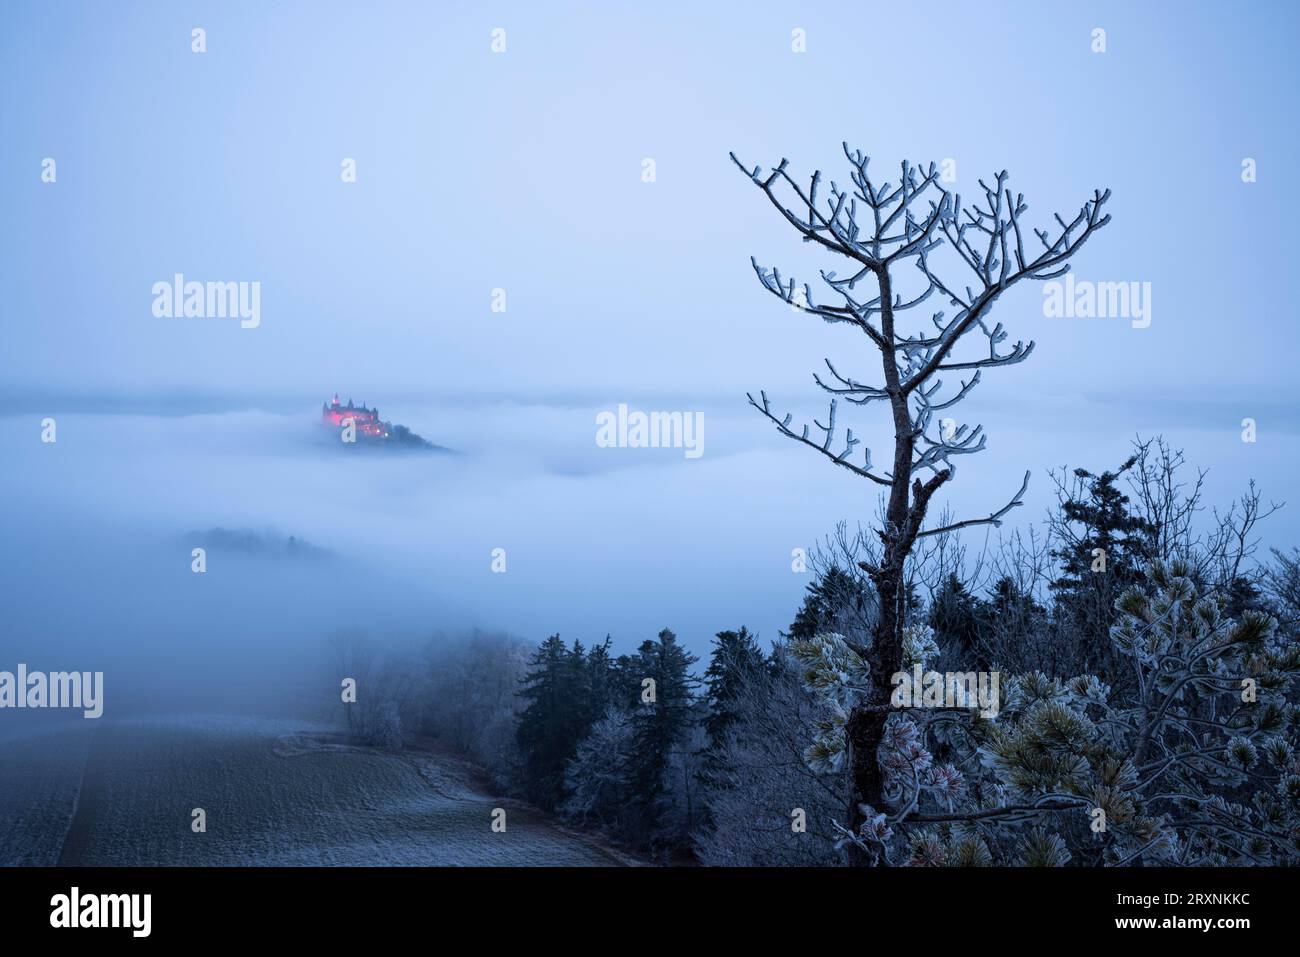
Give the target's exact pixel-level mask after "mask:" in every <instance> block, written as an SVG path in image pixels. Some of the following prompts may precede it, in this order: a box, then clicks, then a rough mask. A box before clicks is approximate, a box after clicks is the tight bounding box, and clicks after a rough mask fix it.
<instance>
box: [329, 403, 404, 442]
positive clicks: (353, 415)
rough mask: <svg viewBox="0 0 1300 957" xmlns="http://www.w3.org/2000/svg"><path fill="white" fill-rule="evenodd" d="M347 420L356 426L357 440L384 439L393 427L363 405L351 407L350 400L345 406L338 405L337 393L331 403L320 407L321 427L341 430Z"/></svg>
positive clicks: (375, 411) (373, 410)
mask: <svg viewBox="0 0 1300 957" xmlns="http://www.w3.org/2000/svg"><path fill="white" fill-rule="evenodd" d="M349 419H351V420H352V422H353V423H354V425H355V426H356V434H357V437H358V438H366V439H386V438H388V435H389V432H391V431H392V427H393V426H392V423H391V422H384V421H382V420H381V419H380V418H379V410H378V409H367V408H366V407H365V405H364V404H363V405H353V404H352V400H351V399H348V404H347V405H340V404H339V397H338V394H337V393H335V395H334V399H333V400H332V401H330V402H327V403H326V404H325V405H323V406H321V413H320V421H321V425H328V426H333V427H335V428H339V429H341V428H343V427H344V426H345V425H346V423H347V421H348V420H349Z"/></svg>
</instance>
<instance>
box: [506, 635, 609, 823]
mask: <svg viewBox="0 0 1300 957" xmlns="http://www.w3.org/2000/svg"><path fill="white" fill-rule="evenodd" d="M522 684H523V688H522V689H521V690H520V692H519V695H520V697H522V698H523V699H524V700H525V701H527V702H528V703H527V705H526V706H525V707H524V710H523V711H522V713H521V714H520V716H519V727H518V730H517V732H516V740H517V741H518V744H519V748H520V751H521V752H522V754H523V777H524V782H523V783H524V793H525V795H526V796H527V797H528V799H529V800H530V801H532V802H533V803H534V804H537V805H538V806H540V807H543V808H546V809H547V810H554V809H555V808H556V807H557V806H558V805H559V803H560V801H561V800H562V799H563V797H564V766H565V765H566V764H567V763H568V762H569V760H570V759H571V758H572V757H573V754H574V752H575V751H576V750H577V747H578V742H579V741H581V740H582V738H583V737H584V736H585V735H586V733H587V731H588V729H589V728H590V727H591V716H590V705H589V701H588V699H589V690H590V683H589V679H588V675H587V673H586V661H585V653H584V651H583V648H582V645H581V644H579V643H577V642H575V643H574V645H573V648H572V649H570V648H567V647H566V646H565V644H564V642H563V641H562V640H561V639H560V636H559V635H552V636H551V637H549V638H547V639H546V640H545V641H544V642H542V644H541V646H540V647H539V648H538V649H537V652H536V654H534V655H533V658H532V660H531V661H530V662H529V671H528V674H527V675H525V676H524V679H523V682H522Z"/></svg>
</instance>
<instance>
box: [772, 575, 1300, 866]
mask: <svg viewBox="0 0 1300 957" xmlns="http://www.w3.org/2000/svg"><path fill="white" fill-rule="evenodd" d="M1193 571H1194V569H1193V567H1192V565H1191V564H1190V563H1188V562H1184V561H1176V562H1173V563H1170V564H1165V563H1162V562H1156V563H1153V564H1152V565H1151V566H1149V568H1148V569H1146V572H1145V574H1146V579H1147V582H1148V584H1147V585H1146V586H1145V587H1136V586H1135V587H1132V588H1130V589H1129V590H1127V591H1126V592H1125V593H1124V594H1123V595H1122V596H1121V597H1120V598H1119V600H1118V601H1117V603H1116V612H1117V617H1116V621H1115V623H1114V624H1113V625H1112V627H1111V632H1110V639H1111V641H1112V643H1113V644H1114V647H1115V649H1116V651H1117V652H1118V654H1119V655H1120V656H1121V657H1122V659H1123V660H1124V661H1125V662H1127V664H1128V666H1129V667H1130V668H1131V669H1132V672H1133V675H1134V681H1133V690H1131V691H1129V692H1126V693H1121V692H1118V691H1116V690H1114V689H1112V688H1111V687H1108V686H1107V685H1106V684H1104V683H1103V682H1102V681H1100V680H1099V679H1098V678H1097V677H1095V676H1093V675H1079V676H1076V677H1073V678H1069V679H1067V680H1061V679H1059V678H1055V677H1049V676H1047V675H1045V674H1043V673H1041V672H1031V673H1028V674H1024V675H1019V676H1016V677H1013V678H1011V679H1010V680H1008V681H1007V682H1006V684H1005V686H1004V688H1003V691H1004V699H1003V701H1002V706H1001V712H1000V713H999V714H998V715H997V716H996V718H994V719H992V720H985V719H983V718H978V717H975V716H974V715H973V714H972V713H970V712H969V711H963V710H910V709H909V710H896V711H894V712H893V713H890V714H888V715H887V716H886V733H885V735H884V744H883V746H882V748H881V758H882V760H881V764H882V768H883V769H884V788H883V793H884V798H885V800H884V802H883V803H882V805H881V809H876V808H873V809H872V811H873V813H872V814H870V815H866V819H865V820H864V821H863V822H861V823H860V824H858V825H857V826H856V827H852V828H849V827H841V835H842V840H843V842H844V844H845V845H846V846H849V845H851V846H854V847H855V848H857V849H858V851H859V852H860V853H861V854H862V855H864V856H867V857H869V858H872V859H876V860H880V861H887V862H893V863H914V864H979V863H1000V864H1007V863H1023V864H1049V865H1059V864H1065V863H1067V862H1071V861H1073V862H1075V863H1081V864H1095V865H1112V866H1114V865H1132V864H1136V863H1144V864H1156V865H1162V864H1217V865H1221V864H1277V863H1283V864H1294V863H1296V862H1297V861H1300V758H1297V754H1296V744H1297V738H1298V737H1300V707H1298V706H1297V705H1296V704H1295V703H1294V690H1295V685H1296V680H1297V678H1300V644H1297V642H1296V641H1295V639H1294V637H1293V636H1286V635H1283V634H1280V633H1279V630H1278V623H1277V621H1276V620H1275V619H1274V618H1272V617H1271V616H1269V615H1267V614H1264V613H1262V612H1259V611H1246V612H1244V613H1243V614H1241V615H1240V616H1239V617H1238V618H1235V619H1234V618H1231V617H1229V616H1228V615H1227V614H1225V611H1226V608H1227V605H1228V600H1227V598H1226V596H1224V595H1222V594H1219V593H1217V592H1203V591H1201V590H1200V588H1198V585H1197V583H1196V581H1195V579H1194V576H1193ZM909 644H910V645H911V646H912V647H915V648H918V649H919V650H920V653H921V654H922V655H923V656H925V655H928V653H929V649H928V648H927V647H926V642H924V641H923V640H918V639H913V638H911V636H910V635H909ZM795 650H796V653H797V654H798V655H799V657H800V659H801V660H802V661H803V663H804V665H805V668H806V670H805V676H804V680H805V683H806V685H807V686H808V687H809V688H810V689H811V690H813V691H815V692H816V693H818V694H819V695H821V696H822V697H823V698H824V699H825V700H827V701H828V702H831V703H833V704H834V706H835V707H836V708H837V710H838V713H840V714H841V715H843V714H846V713H847V711H848V709H849V708H850V707H851V706H852V703H853V702H854V700H856V699H860V698H861V697H862V696H863V695H864V693H865V682H864V680H863V679H864V677H865V675H866V671H865V667H864V663H863V662H861V661H860V659H858V658H857V657H856V654H855V652H854V651H853V650H852V649H851V648H848V647H847V645H845V644H844V643H843V641H842V640H840V638H839V636H836V635H832V634H828V635H821V636H818V637H817V638H816V639H814V640H812V641H808V642H801V643H799V644H798V645H797V646H796V649H795ZM844 724H845V722H844V721H843V720H840V721H836V722H831V723H830V724H828V725H827V726H826V727H825V728H824V729H823V732H822V734H821V735H820V736H818V737H817V738H816V739H815V740H814V741H813V742H811V744H810V746H809V749H808V753H807V754H808V758H809V760H810V762H813V763H815V764H821V765H824V766H826V767H829V768H834V767H835V765H836V764H837V762H840V761H842V760H843V756H844V754H845V752H846V750H847V741H846V735H845V733H844ZM941 751H942V752H943V753H944V754H946V755H948V760H947V762H946V763H945V762H940V761H939V760H937V759H936V754H938V753H940V752H941Z"/></svg>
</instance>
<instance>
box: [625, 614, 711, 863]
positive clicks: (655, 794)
mask: <svg viewBox="0 0 1300 957" xmlns="http://www.w3.org/2000/svg"><path fill="white" fill-rule="evenodd" d="M696 660H697V659H696V658H695V656H694V655H691V654H689V653H687V652H686V650H685V649H683V648H682V647H681V646H680V645H679V644H677V636H676V635H674V634H673V633H672V632H671V631H669V630H668V629H667V628H665V629H664V630H663V631H661V632H659V637H658V639H657V640H655V641H650V640H646V641H644V642H642V644H641V647H640V648H639V649H637V654H636V656H635V657H634V658H633V659H632V660H631V662H630V667H631V668H632V669H634V672H633V673H635V674H636V677H637V686H638V688H639V689H640V692H639V698H638V704H637V706H636V708H635V709H634V710H633V712H632V729H633V731H632V753H631V757H630V760H629V762H628V772H629V773H628V784H629V787H630V789H631V794H630V795H629V802H630V807H629V811H630V812H631V813H630V817H631V818H632V820H633V825H632V826H633V833H632V834H631V835H630V836H631V837H632V838H633V840H635V841H636V842H638V843H640V844H642V845H651V844H653V843H654V842H655V840H656V838H657V837H658V836H659V829H660V823H661V821H662V818H663V814H664V810H665V808H666V806H667V803H668V802H667V800H666V792H667V787H668V782H667V781H666V779H665V770H666V769H667V767H668V763H669V757H670V755H671V754H672V751H673V749H674V748H676V747H678V746H680V745H681V744H682V743H683V742H684V740H685V739H686V736H687V734H688V732H689V731H690V728H691V721H692V699H691V684H692V678H691V675H690V668H691V665H693V664H694V663H695V662H696ZM647 679H650V680H651V681H653V684H652V685H651V684H649V683H648V682H647Z"/></svg>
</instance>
